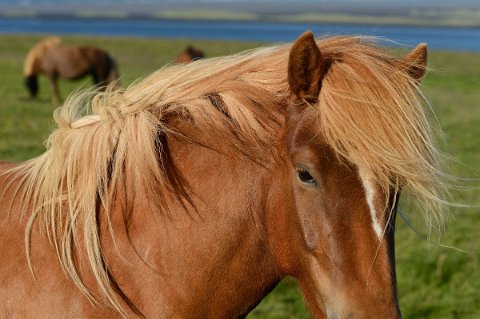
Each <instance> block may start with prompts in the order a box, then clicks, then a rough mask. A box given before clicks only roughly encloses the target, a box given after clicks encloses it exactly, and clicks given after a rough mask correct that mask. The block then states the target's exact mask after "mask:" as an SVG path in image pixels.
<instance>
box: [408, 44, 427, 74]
mask: <svg viewBox="0 0 480 319" xmlns="http://www.w3.org/2000/svg"><path fill="white" fill-rule="evenodd" d="M402 68H403V69H404V70H405V71H406V72H407V73H408V74H409V75H410V76H411V77H412V78H413V79H414V80H417V81H420V80H421V79H422V78H423V76H424V75H425V71H426V70H427V45H426V44H425V43H420V44H419V45H418V46H417V47H416V48H415V49H413V50H412V51H411V52H410V53H409V54H407V55H406V56H405V57H404V58H403V60H402Z"/></svg>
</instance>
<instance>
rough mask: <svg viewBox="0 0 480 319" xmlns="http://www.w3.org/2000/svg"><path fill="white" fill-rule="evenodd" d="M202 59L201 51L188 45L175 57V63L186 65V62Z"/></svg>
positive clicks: (203, 55)
mask: <svg viewBox="0 0 480 319" xmlns="http://www.w3.org/2000/svg"><path fill="white" fill-rule="evenodd" d="M204 57H205V54H204V53H203V51H202V50H200V49H198V48H195V47H193V46H191V45H189V46H188V47H187V48H186V49H185V51H183V52H182V53H180V54H179V55H178V56H177V58H176V60H175V62H176V63H188V62H192V61H196V60H199V59H203V58H204Z"/></svg>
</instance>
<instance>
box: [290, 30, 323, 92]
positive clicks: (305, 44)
mask: <svg viewBox="0 0 480 319" xmlns="http://www.w3.org/2000/svg"><path fill="white" fill-rule="evenodd" d="M325 65H326V63H325V61H324V60H323V59H322V54H321V53H320V49H319V48H318V46H317V43H316V42H315V38H314V36H313V33H312V32H310V31H307V32H305V33H304V34H302V35H301V36H300V37H299V38H298V39H297V40H296V41H295V43H294V44H293V46H292V48H291V49H290V56H289V59H288V84H289V86H290V91H291V93H292V95H293V96H294V97H296V98H298V99H300V100H316V99H317V98H318V94H319V92H320V86H321V81H322V78H323V76H324V73H325V70H326V68H325Z"/></svg>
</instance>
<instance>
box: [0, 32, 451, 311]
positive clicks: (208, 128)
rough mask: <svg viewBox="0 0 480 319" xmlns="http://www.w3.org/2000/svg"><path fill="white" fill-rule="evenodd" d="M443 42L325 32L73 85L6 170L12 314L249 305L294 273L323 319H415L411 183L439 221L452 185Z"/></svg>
mask: <svg viewBox="0 0 480 319" xmlns="http://www.w3.org/2000/svg"><path fill="white" fill-rule="evenodd" d="M426 53H427V52H426V46H425V45H423V44H422V45H419V46H418V47H417V48H415V49H414V50H413V51H412V52H411V53H410V54H408V55H407V56H405V57H403V58H395V57H392V56H391V54H387V53H385V52H384V51H383V50H382V49H381V48H379V47H377V46H375V45H374V44H372V43H370V42H369V40H367V39H365V38H362V37H332V38H326V39H322V40H319V41H316V40H315V39H314V37H313V35H312V33H310V32H307V33H305V34H303V35H302V36H301V37H300V38H299V39H298V40H297V41H296V42H295V43H294V44H293V45H282V46H275V47H269V48H262V49H258V50H254V51H249V52H247V53H243V54H239V55H234V56H231V57H222V58H215V59H205V60H201V61H197V62H196V63H191V64H186V65H174V66H171V67H169V68H166V69H163V70H160V71H159V72H157V73H154V74H153V75H151V76H150V77H148V78H147V79H145V80H143V81H141V82H139V83H137V84H135V85H133V86H131V87H129V88H128V89H126V90H125V91H118V90H117V91H116V90H113V89H111V90H107V91H106V92H103V93H98V95H97V96H95V97H94V98H93V99H89V98H88V94H87V95H85V94H84V95H77V96H74V97H72V98H70V99H69V100H67V101H66V103H65V105H64V106H63V107H62V108H60V109H58V110H57V112H56V113H55V117H54V118H55V120H56V121H57V123H58V128H57V129H56V130H55V131H54V132H53V133H52V135H51V136H50V137H49V139H48V142H47V150H46V152H45V153H44V154H42V155H40V156H39V157H37V158H34V159H31V160H29V161H27V162H25V163H21V164H4V165H3V167H2V168H1V171H2V172H3V173H1V174H0V196H1V201H0V213H1V218H0V234H1V242H0V254H1V258H0V300H1V301H2V302H1V305H0V317H2V318H8V317H13V318H122V317H123V318H133V317H143V318H239V317H244V316H246V315H247V314H248V313H249V312H250V311H251V310H252V309H253V308H254V307H255V306H256V305H257V304H258V303H259V302H260V301H261V300H262V298H263V297H265V296H266V295H267V294H268V293H269V292H270V291H271V290H272V289H273V288H274V287H275V285H276V284H277V283H278V282H279V281H280V280H281V279H282V278H283V277H285V276H292V277H294V278H296V279H297V281H298V283H299V285H300V287H301V290H302V292H303V295H304V297H305V299H306V302H307V303H308V306H309V309H310V310H311V313H312V315H313V316H314V317H315V318H400V317H401V314H400V310H399V306H398V301H397V293H396V285H395V261H394V229H395V214H396V206H397V203H398V198H399V194H400V191H401V190H408V191H410V192H411V193H413V194H414V195H415V196H416V198H417V199H418V200H419V201H420V203H421V204H423V206H422V207H424V208H425V214H427V215H426V216H430V217H432V216H437V217H438V216H440V215H439V213H438V212H439V209H440V208H442V203H443V201H442V200H441V198H442V195H441V190H442V188H443V185H444V184H445V182H444V181H443V180H442V179H441V176H443V175H442V173H441V171H440V170H439V169H438V161H439V158H440V156H441V153H439V151H438V150H437V148H436V146H435V143H434V142H433V137H432V136H433V135H432V134H433V133H434V130H433V127H432V126H431V125H429V124H428V121H427V117H426V113H425V112H424V111H423V108H422V106H421V99H420V96H421V95H419V94H418V85H419V80H420V79H421V78H422V77H423V75H424V71H425V64H426ZM90 96H91V95H90ZM85 112H87V114H88V115H83V114H85Z"/></svg>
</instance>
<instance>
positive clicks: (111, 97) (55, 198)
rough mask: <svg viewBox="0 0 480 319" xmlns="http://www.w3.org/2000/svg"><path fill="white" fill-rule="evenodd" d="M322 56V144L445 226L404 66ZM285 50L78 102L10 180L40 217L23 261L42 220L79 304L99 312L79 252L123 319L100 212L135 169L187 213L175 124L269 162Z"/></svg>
mask: <svg viewBox="0 0 480 319" xmlns="http://www.w3.org/2000/svg"><path fill="white" fill-rule="evenodd" d="M318 45H319V47H320V50H321V52H322V57H323V58H325V59H328V60H329V61H330V62H331V66H330V68H329V70H328V73H327V74H326V76H325V78H324V80H323V82H322V89H321V92H320V98H319V101H320V103H319V104H318V116H319V119H320V123H321V127H320V128H319V130H320V132H321V134H322V135H323V136H324V137H325V139H326V141H327V143H328V144H329V145H330V146H331V147H332V148H333V149H334V150H335V151H336V152H337V153H338V154H339V155H340V156H341V157H343V158H345V159H347V160H349V161H351V162H352V163H355V164H357V165H358V166H359V167H362V169H364V170H367V171H368V172H369V173H370V175H371V176H374V178H375V182H377V183H378V184H379V185H381V187H383V188H384V189H385V190H392V189H393V190H395V191H396V190H398V189H400V188H407V189H409V190H410V191H411V193H412V194H414V195H415V196H416V197H417V198H418V199H419V201H420V203H421V204H422V206H423V207H424V208H425V214H426V216H430V217H431V216H433V217H434V218H439V217H440V214H439V212H440V211H441V209H440V208H441V206H442V204H443V202H442V200H440V198H441V190H442V188H443V182H442V173H441V171H440V170H439V168H438V161H439V158H440V157H441V155H440V153H439V152H438V151H437V148H436V147H435V142H434V138H433V136H432V132H434V131H435V130H434V129H432V128H431V127H430V126H429V122H428V121H427V118H426V115H425V112H424V111H423V108H422V103H421V95H419V92H418V87H417V83H416V82H415V81H414V80H413V79H411V78H410V77H409V76H408V75H407V74H406V72H403V71H401V67H402V64H401V60H400V59H395V58H392V57H390V56H389V55H387V54H385V53H383V52H382V51H380V50H379V49H378V48H376V47H375V46H373V45H372V44H370V43H369V41H368V40H367V39H365V38H362V37H333V38H328V39H323V40H320V41H319V42H318ZM289 49H290V46H289V45H283V46H277V47H270V48H262V49H257V50H254V51H250V52H246V53H243V54H239V55H234V56H230V57H222V58H214V59H207V60H199V61H196V62H194V63H191V64H188V65H182V66H171V67H168V68H166V69H163V70H160V71H158V72H156V73H154V74H153V75H151V76H150V77H148V78H146V79H144V80H143V81H141V82H138V83H137V84H134V85H132V86H131V87H129V88H127V89H126V90H125V91H113V90H109V91H107V92H105V93H99V94H97V95H96V96H95V97H94V98H93V99H91V101H90V100H89V99H88V94H83V95H76V96H73V97H71V98H70V99H69V100H68V101H67V102H66V103H65V105H64V106H63V107H62V108H60V109H58V110H57V111H56V112H55V115H54V118H55V121H56V122H57V124H58V128H57V129H56V130H55V131H54V132H53V133H52V134H51V135H50V137H49V139H48V142H47V150H46V152H45V153H44V154H43V155H41V156H39V157H37V158H35V159H32V160H30V161H28V162H25V163H23V164H21V165H20V166H18V167H17V168H15V169H14V170H12V171H10V173H12V174H15V175H16V174H19V175H21V176H22V183H21V184H22V185H23V186H24V187H25V191H24V192H23V195H22V196H23V202H24V203H25V204H27V203H29V204H30V203H33V207H35V209H34V211H33V213H32V215H31V216H30V223H29V226H28V227H27V231H26V243H27V249H28V250H29V246H28V245H29V238H30V233H31V226H32V224H33V222H34V221H35V220H36V219H41V220H42V221H43V222H44V223H45V227H46V229H47V232H48V236H49V238H50V240H51V242H52V243H53V245H54V247H55V249H56V251H57V255H58V258H59V260H60V262H61V265H62V267H63V268H64V269H65V271H66V272H67V273H68V274H69V276H70V277H71V278H72V279H73V281H74V282H75V283H76V285H77V286H78V287H79V288H80V289H81V290H82V292H83V293H84V294H85V295H86V296H87V297H88V298H89V299H91V300H92V301H95V300H96V297H94V295H93V294H92V292H91V291H90V290H89V289H88V288H87V287H86V286H85V284H84V283H83V281H82V279H81V278H80V276H79V274H78V269H77V266H76V264H75V262H74V252H75V250H76V249H79V247H80V246H81V247H82V249H83V250H85V251H86V254H87V258H88V262H89V264H90V266H91V269H92V270H93V273H94V274H95V276H96V281H97V284H98V287H99V290H100V293H101V297H102V299H103V301H104V302H105V303H106V304H108V305H109V306H111V307H113V308H114V309H116V310H118V311H119V312H120V313H122V314H123V315H124V316H125V310H124V309H123V306H122V305H121V298H120V297H119V295H118V293H117V291H116V290H115V289H114V287H113V286H112V283H111V281H110V279H109V273H108V271H107V268H106V266H105V260H104V259H103V254H102V250H101V246H100V238H99V233H98V226H97V225H98V220H97V211H98V209H99V207H101V208H102V209H103V210H104V211H105V215H106V216H109V212H110V210H111V208H112V203H113V202H114V201H115V200H116V195H117V194H116V191H117V190H118V187H119V185H121V184H122V181H123V180H124V178H125V176H126V174H127V172H126V171H125V170H126V169H125V168H126V167H127V168H132V169H131V170H129V172H128V175H129V176H130V177H131V181H132V183H133V184H134V185H130V186H129V187H131V188H132V189H133V188H136V189H137V191H139V192H140V191H141V192H145V193H146V194H149V195H153V194H155V195H156V197H157V198H158V197H159V199H158V203H157V204H156V208H157V209H158V210H160V211H165V210H166V209H167V208H166V204H167V201H166V196H169V195H168V194H172V193H176V192H177V193H178V192H180V197H181V198H183V199H185V198H186V200H187V201H188V192H187V190H185V189H184V188H183V186H182V185H181V184H182V182H181V179H178V180H176V179H173V180H172V178H171V177H169V176H170V175H171V174H167V172H166V171H167V170H168V167H167V166H168V165H167V164H166V163H164V162H163V160H162V157H159V155H158V154H161V153H162V152H163V150H162V147H163V145H162V143H161V142H160V140H161V137H162V136H166V135H169V134H173V135H179V136H181V132H178V131H177V130H176V129H175V127H174V126H172V125H170V120H171V119H172V118H182V119H185V121H189V122H190V123H191V124H192V125H195V126H197V127H198V128H201V129H202V130H205V131H208V132H212V134H215V135H216V136H218V137H221V138H222V139H223V140H225V141H226V144H229V145H233V147H234V148H235V150H237V151H238V152H240V153H242V154H245V155H246V156H248V157H250V158H251V159H253V160H260V159H261V158H263V157H264V155H265V152H267V151H266V150H268V149H271V148H272V141H276V140H278V139H279V134H278V132H279V131H281V128H282V124H281V123H282V121H281V120H280V118H281V115H282V114H283V112H284V110H283V109H284V108H285V105H286V104H287V103H288V99H289V89H288V84H287V64H288V53H289ZM88 101H90V102H88ZM183 138H190V139H193V137H183ZM273 144H274V143H273ZM25 206H26V205H25ZM80 231H82V233H81V237H82V238H83V241H82V242H79V241H78V240H77V239H78V236H79V235H80V234H79V232H80Z"/></svg>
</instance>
